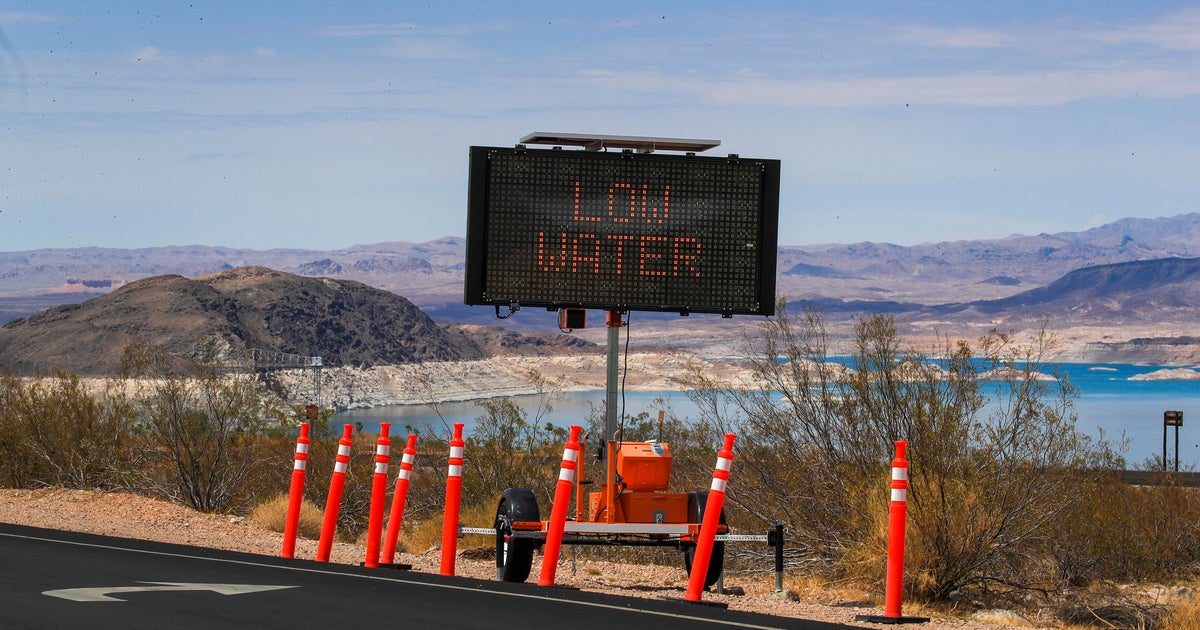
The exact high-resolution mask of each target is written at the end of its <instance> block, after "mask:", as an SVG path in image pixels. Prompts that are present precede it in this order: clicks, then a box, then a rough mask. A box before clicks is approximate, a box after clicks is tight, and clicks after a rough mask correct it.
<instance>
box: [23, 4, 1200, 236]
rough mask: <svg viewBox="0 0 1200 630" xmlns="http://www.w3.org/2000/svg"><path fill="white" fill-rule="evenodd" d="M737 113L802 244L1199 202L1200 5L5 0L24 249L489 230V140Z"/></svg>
mask: <svg viewBox="0 0 1200 630" xmlns="http://www.w3.org/2000/svg"><path fill="white" fill-rule="evenodd" d="M535 131H541V132H562V133H598V134H616V135H631V136H661V137H672V138H702V139H717V140H720V141H721V146H720V147H717V148H716V149H713V150H711V151H709V152H707V153H705V155H722V156H723V155H725V154H729V153H737V154H739V155H742V156H745V157H755V158H773V159H778V160H780V161H781V164H782V171H781V192H780V220H779V231H780V236H779V241H780V244H782V245H808V244H818V243H854V242H861V241H873V242H890V243H896V244H900V245H914V244H918V243H930V242H941V241H956V240H968V239H992V238H1003V237H1005V236H1008V235H1011V234H1039V233H1056V232H1069V231H1080V230H1085V229H1087V228H1089V227H1096V226H1099V225H1102V224H1104V223H1108V222H1111V221H1115V220H1117V219H1121V218H1124V217H1162V216H1174V215H1177V214H1182V213H1187V212H1194V211H1197V210H1200V195H1198V194H1197V192H1200V178H1198V177H1197V175H1200V3H1197V4H1189V3H1180V2H1157V1H1154V0H1142V1H1139V2H1105V3H1098V2H1094V1H1092V0H1087V1H1078V2H1073V1H1064V2H1055V1H1053V0H1037V1H1032V2H1002V1H998V0H996V1H991V0H979V1H974V2H939V1H933V0H929V1H924V0H894V1H888V2H865V1H842V2H834V1H828V2H826V1H806V2H799V1H795V2H793V1H777V2H773V1H761V2H755V1H747V2H728V1H706V0H684V1H678V2H653V1H636V2H621V1H612V2H593V1H590V0H589V1H584V2H573V1H555V2H529V1H526V2H521V1H510V2H498V1H497V2H480V1H473V2H457V1H454V0H436V1H431V2H414V1H411V0H410V1H404V2H387V3H384V2H368V3H342V2H310V1H307V0H291V1H289V2H276V1H272V0H263V1H255V2H243V1H241V0H230V1H209V0H191V1H190V2H183V1H172V2H138V1H134V0H131V1H126V2H93V1H91V0H77V1H60V0H36V1H27V0H9V1H8V2H5V3H4V4H3V5H2V6H0V251H25V250H34V249H42V248H69V247H88V246H101V247H118V248H141V247H160V246H172V245H191V244H199V245H211V246H223V247H237V248H252V249H274V248H304V249H318V250H330V249H341V248H345V247H350V246H353V245H356V244H371V243H379V242H385V241H412V242H423V241H428V240H433V239H437V238H441V237H444V236H464V235H465V232H466V208H467V176H468V173H467V169H468V161H467V157H468V152H469V147H471V146H473V145H482V146H503V147H507V146H512V145H514V144H516V143H517V142H518V141H519V140H520V139H521V138H522V137H524V136H525V135H527V134H529V133H531V132H535Z"/></svg>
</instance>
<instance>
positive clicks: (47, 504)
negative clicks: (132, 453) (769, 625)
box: [0, 488, 1033, 630]
mask: <svg viewBox="0 0 1200 630" xmlns="http://www.w3.org/2000/svg"><path fill="white" fill-rule="evenodd" d="M0 522H4V523H12V524H17V525H27V526H33V527H43V528H47V529H57V530H64V531H74V532H83V533H90V534H101V535H105V536H116V537H121V538H132V539H141V540H152V541H158V542H166V543H177V544H184V545H193V546H197V547H207V548H212V549H224V550H229V551H240V552H246V553H255V554H262V555H268V556H278V555H279V551H280V548H281V547H282V543H283V537H282V535H281V534H279V533H277V532H273V531H270V530H267V529H265V528H263V527H261V526H259V525H258V524H256V523H254V522H253V521H250V520H248V519H245V518H241V517H230V516H219V515H213V514H201V513H199V512H196V511H194V510H191V509H188V508H185V507H182V506H179V505H175V504H172V503H169V502H166V501H161V500H155V499H150V498H146V497H141V496H136V495H132V494H126V493H107V492H98V491H89V490H64V489H56V488H47V489H40V490H0ZM467 546H468V545H463V546H462V547H460V549H466V548H467ZM316 547H317V542H316V541H315V540H307V539H300V540H299V541H297V544H296V557H298V558H312V557H313V556H314V555H315V554H316ZM365 555H366V551H365V549H364V548H363V547H360V546H357V545H352V544H346V543H337V544H335V545H334V547H333V550H332V552H331V555H330V562H333V563H335V564H354V565H357V564H359V563H361V562H362V561H363V559H364V557H365ZM470 555H473V554H469V553H467V554H460V556H459V558H458V560H457V562H456V564H455V567H456V569H455V572H456V574H457V575H461V576H466V577H473V578H479V579H493V578H494V577H495V565H494V563H493V561H492V560H490V559H473V558H471V557H466V556H470ZM396 561H397V562H399V563H406V564H411V565H412V566H413V570H414V571H420V572H425V573H436V572H437V571H438V568H439V562H440V552H438V551H437V550H430V551H429V552H427V553H424V554H419V555H414V554H408V553H404V554H398V557H397V559H396ZM539 561H540V556H535V559H534V563H535V564H534V573H533V575H537V572H538V571H539V568H538V562H539ZM556 576H557V579H556V582H557V583H558V584H559V585H563V586H570V587H576V588H580V589H583V590H587V591H594V592H603V593H610V594H617V595H626V596H632V597H661V596H666V597H682V596H683V593H684V591H685V590H686V587H687V576H686V575H685V574H684V572H683V570H682V568H673V567H664V566H655V565H632V564H618V563H612V562H601V561H594V560H579V561H578V562H576V563H572V561H571V560H570V559H567V560H566V562H565V564H564V565H563V566H562V567H560V568H559V570H558V572H557V574H556ZM725 588H726V590H727V591H730V592H742V593H744V594H738V595H734V594H723V595H722V594H716V593H712V592H707V593H705V594H704V600H705V601H714V602H722V603H725V604H728V606H729V608H730V609H733V610H745V611H751V612H760V613H767V614H772V615H778V616H782V617H791V618H797V619H808V620H813V621H826V622H836V623H844V624H848V625H852V626H856V627H861V628H882V627H888V626H884V625H881V624H871V623H865V622H858V621H855V616H856V615H863V614H866V615H878V614H881V611H880V610H879V609H875V608H870V607H864V606H863V605H862V604H861V602H857V603H856V602H852V601H842V600H840V599H839V598H838V596H836V595H832V594H829V593H824V592H809V593H803V594H798V593H796V592H795V591H788V592H787V593H786V594H782V595H781V594H778V593H774V592H773V591H774V579H773V577H761V576H740V575H727V576H726V578H725ZM905 613H906V614H922V615H928V614H929V613H927V612H921V611H914V610H910V609H908V608H906V609H905ZM1005 624H1017V625H1005ZM917 627H921V628H928V629H930V630H948V629H956V630H1006V629H1012V628H1022V627H1023V628H1029V627H1033V624H1029V623H1024V622H1023V620H1020V619H1019V618H1017V617H1016V616H1015V615H1013V614H1011V613H1007V612H1004V611H995V612H984V613H979V614H977V617H976V618H973V619H969V620H968V619H943V618H934V619H933V620H932V621H931V622H930V623H928V624H922V625H920V626H917Z"/></svg>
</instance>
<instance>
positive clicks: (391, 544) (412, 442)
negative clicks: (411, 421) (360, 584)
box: [379, 433, 417, 566]
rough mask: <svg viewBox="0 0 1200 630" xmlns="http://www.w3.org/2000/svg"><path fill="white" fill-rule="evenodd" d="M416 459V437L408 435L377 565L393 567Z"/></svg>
mask: <svg viewBox="0 0 1200 630" xmlns="http://www.w3.org/2000/svg"><path fill="white" fill-rule="evenodd" d="M416 457H417V436H416V434H415V433H409V434H408V444H407V445H406V446H405V447H404V456H403V457H402V458H401V459H400V472H399V473H397V474H396V487H395V489H394V490H392V509H391V512H389V513H388V522H387V533H386V534H385V535H384V537H383V557H382V558H380V560H379V563H380V564H384V565H389V566H390V565H394V564H395V562H396V541H397V540H399V538H400V524H401V523H403V522H404V504H405V502H406V501H407V500H408V478H409V476H411V475H412V469H413V461H414V460H415V459H416Z"/></svg>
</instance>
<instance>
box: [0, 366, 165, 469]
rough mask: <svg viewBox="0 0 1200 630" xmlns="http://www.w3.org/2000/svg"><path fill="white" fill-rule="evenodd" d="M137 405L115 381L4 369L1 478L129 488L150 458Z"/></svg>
mask: <svg viewBox="0 0 1200 630" xmlns="http://www.w3.org/2000/svg"><path fill="white" fill-rule="evenodd" d="M134 418H135V413H134V407H133V404H132V402H131V401H130V400H129V399H128V397H126V396H125V395H124V393H123V391H122V390H120V389H119V388H118V387H115V386H114V385H113V384H112V383H111V382H110V383H107V384H102V385H101V386H100V387H99V389H98V390H97V391H91V390H90V389H89V388H88V387H87V386H86V385H85V384H84V383H83V382H82V381H81V380H80V379H79V377H78V376H75V375H71V374H66V373H56V374H53V375H50V376H43V377H37V378H33V379H29V380H24V379H20V378H18V377H15V376H12V375H8V374H6V375H4V376H0V453H2V454H3V457H0V480H3V483H5V484H6V485H8V486H10V487H30V486H35V485H54V486H62V487H67V488H102V489H127V488H129V487H130V486H131V484H132V483H133V477H134V475H135V474H136V472H137V471H138V470H139V469H140V467H141V466H142V462H143V461H144V459H145V457H146V446H145V440H144V439H143V436H142V435H141V434H140V432H138V431H137V429H136V427H135V425H134Z"/></svg>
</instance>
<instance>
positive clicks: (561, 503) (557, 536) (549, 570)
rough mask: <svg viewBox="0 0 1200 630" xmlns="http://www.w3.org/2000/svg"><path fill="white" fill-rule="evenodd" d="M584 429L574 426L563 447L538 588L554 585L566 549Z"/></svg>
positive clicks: (547, 526) (547, 527) (547, 525)
mask: <svg viewBox="0 0 1200 630" xmlns="http://www.w3.org/2000/svg"><path fill="white" fill-rule="evenodd" d="M581 430H583V427H581V426H579V425H577V424H572V425H571V435H570V437H568V438H567V443H566V445H565V446H564V447H563V458H562V467H561V468H560V469H559V471H558V485H557V486H556V487H555V488H554V507H552V508H551V509H550V521H549V522H548V523H547V524H546V546H545V547H544V548H543V550H542V573H541V575H540V576H539V577H538V586H554V573H555V570H556V569H557V568H558V553H559V551H560V550H561V549H562V539H563V531H564V530H565V529H566V527H567V508H568V507H569V504H570V503H571V485H572V484H573V483H575V466H576V463H577V462H578V461H579V432H580V431H581Z"/></svg>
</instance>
